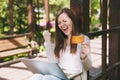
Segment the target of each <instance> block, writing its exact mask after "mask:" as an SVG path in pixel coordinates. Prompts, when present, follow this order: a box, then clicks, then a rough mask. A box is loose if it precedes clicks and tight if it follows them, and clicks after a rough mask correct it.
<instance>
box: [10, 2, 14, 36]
mask: <svg viewBox="0 0 120 80" xmlns="http://www.w3.org/2000/svg"><path fill="white" fill-rule="evenodd" d="M12 5H13V4H12V0H9V12H10V15H9V16H10V19H9V20H10V34H13V33H14V23H13V7H12Z"/></svg>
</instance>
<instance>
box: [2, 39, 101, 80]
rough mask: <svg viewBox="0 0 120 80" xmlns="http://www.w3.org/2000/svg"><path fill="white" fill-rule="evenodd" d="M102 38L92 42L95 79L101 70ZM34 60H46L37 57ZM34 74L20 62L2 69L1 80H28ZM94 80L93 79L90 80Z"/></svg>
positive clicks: (91, 74)
mask: <svg viewBox="0 0 120 80" xmlns="http://www.w3.org/2000/svg"><path fill="white" fill-rule="evenodd" d="M100 39H101V38H97V39H94V40H91V53H92V54H91V57H92V62H93V65H92V66H93V67H92V68H91V70H90V76H91V77H94V76H95V75H96V74H98V73H99V72H100V69H101V45H100V44H101V41H100ZM34 59H42V60H44V59H46V58H42V57H36V58H34ZM32 75H33V74H32V72H31V71H29V70H28V69H27V67H26V66H25V65H24V64H23V63H22V62H18V63H15V64H11V65H9V66H4V67H0V80H28V79H29V78H30V77H31V76H32ZM90 80H92V78H91V79H90Z"/></svg>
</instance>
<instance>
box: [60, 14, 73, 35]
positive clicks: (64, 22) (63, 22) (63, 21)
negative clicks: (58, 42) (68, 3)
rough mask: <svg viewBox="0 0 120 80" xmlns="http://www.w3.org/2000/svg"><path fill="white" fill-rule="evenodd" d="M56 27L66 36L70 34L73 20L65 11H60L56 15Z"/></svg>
mask: <svg viewBox="0 0 120 80" xmlns="http://www.w3.org/2000/svg"><path fill="white" fill-rule="evenodd" d="M58 27H59V28H60V29H61V30H62V31H63V33H64V34H65V35H67V36H70V35H71V33H72V27H73V22H72V20H71V19H70V18H69V17H68V15H67V14H66V13H62V14H61V15H60V16H59V17H58Z"/></svg>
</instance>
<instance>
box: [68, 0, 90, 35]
mask: <svg viewBox="0 0 120 80" xmlns="http://www.w3.org/2000/svg"><path fill="white" fill-rule="evenodd" d="M70 8H71V10H72V11H73V13H74V16H75V18H76V22H77V26H78V30H79V31H78V32H80V33H81V32H82V33H86V32H88V31H89V0H70Z"/></svg>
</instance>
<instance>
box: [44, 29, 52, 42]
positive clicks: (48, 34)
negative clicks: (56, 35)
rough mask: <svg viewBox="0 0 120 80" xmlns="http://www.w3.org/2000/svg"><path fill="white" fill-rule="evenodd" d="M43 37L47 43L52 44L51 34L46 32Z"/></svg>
mask: <svg viewBox="0 0 120 80" xmlns="http://www.w3.org/2000/svg"><path fill="white" fill-rule="evenodd" d="M43 37H44V39H45V42H50V41H51V33H50V32H49V31H48V30H45V31H44V32H43Z"/></svg>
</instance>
